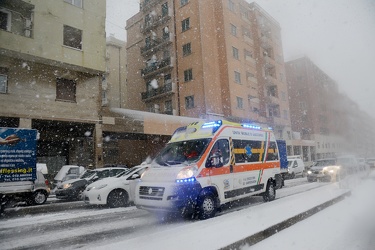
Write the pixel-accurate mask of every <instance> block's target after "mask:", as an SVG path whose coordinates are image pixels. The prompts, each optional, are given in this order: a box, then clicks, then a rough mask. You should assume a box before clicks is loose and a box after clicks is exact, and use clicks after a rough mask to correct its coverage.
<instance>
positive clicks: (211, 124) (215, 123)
mask: <svg viewBox="0 0 375 250" xmlns="http://www.w3.org/2000/svg"><path fill="white" fill-rule="evenodd" d="M221 125H223V121H222V120H217V121H213V122H206V123H203V125H202V128H212V133H215V132H216V131H217V130H218V129H219V128H220V126H221Z"/></svg>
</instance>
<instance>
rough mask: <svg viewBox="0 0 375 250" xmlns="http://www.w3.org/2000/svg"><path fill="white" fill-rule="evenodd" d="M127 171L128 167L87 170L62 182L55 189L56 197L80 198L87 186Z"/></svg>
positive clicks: (66, 198)
mask: <svg viewBox="0 0 375 250" xmlns="http://www.w3.org/2000/svg"><path fill="white" fill-rule="evenodd" d="M125 171H127V168H123V167H113V168H111V167H110V168H97V169H93V170H86V171H85V172H84V173H83V174H82V175H81V176H80V177H79V178H77V179H71V180H67V181H64V182H62V183H60V184H59V185H58V186H57V189H56V190H55V195H56V198H58V199H65V200H80V199H82V192H83V191H84V190H85V188H86V187H87V186H88V185H89V184H91V183H93V182H95V181H98V180H101V179H105V178H108V177H113V176H116V175H118V174H120V173H122V172H125Z"/></svg>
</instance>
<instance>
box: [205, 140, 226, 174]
mask: <svg viewBox="0 0 375 250" xmlns="http://www.w3.org/2000/svg"><path fill="white" fill-rule="evenodd" d="M228 162H229V143H228V141H227V140H223V139H222V140H218V141H217V142H216V143H215V144H214V146H213V147H212V149H211V152H210V155H209V157H208V160H207V162H206V167H217V168H218V167H222V166H224V165H226V164H227V163H228Z"/></svg>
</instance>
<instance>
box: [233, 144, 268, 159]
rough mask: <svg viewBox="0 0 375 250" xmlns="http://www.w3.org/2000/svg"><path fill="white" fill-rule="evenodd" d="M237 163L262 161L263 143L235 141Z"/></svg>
mask: <svg viewBox="0 0 375 250" xmlns="http://www.w3.org/2000/svg"><path fill="white" fill-rule="evenodd" d="M233 146H234V152H235V155H234V159H235V161H236V163H244V162H259V161H262V160H263V159H262V157H261V156H263V152H264V148H262V141H250V140H235V139H234V140H233Z"/></svg>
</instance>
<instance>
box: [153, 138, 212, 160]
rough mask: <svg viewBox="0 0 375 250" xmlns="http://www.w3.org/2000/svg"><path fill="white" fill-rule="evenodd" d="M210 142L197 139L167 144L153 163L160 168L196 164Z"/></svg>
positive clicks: (209, 140)
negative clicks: (160, 166)
mask: <svg viewBox="0 0 375 250" xmlns="http://www.w3.org/2000/svg"><path fill="white" fill-rule="evenodd" d="M210 142H211V139H198V140H190V141H180V142H173V143H169V144H167V145H166V147H165V148H164V149H163V150H162V151H161V152H160V154H159V155H158V156H157V157H156V158H155V162H156V163H157V164H159V165H162V166H172V165H179V164H182V163H186V164H189V163H191V162H196V161H198V160H199V159H200V158H201V156H202V154H203V152H204V151H205V150H206V148H207V146H208V144H209V143H210Z"/></svg>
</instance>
